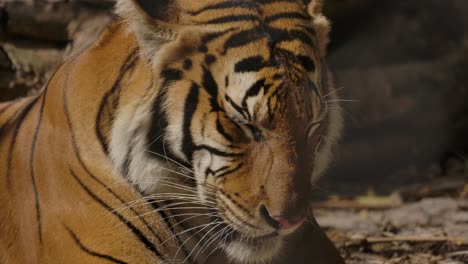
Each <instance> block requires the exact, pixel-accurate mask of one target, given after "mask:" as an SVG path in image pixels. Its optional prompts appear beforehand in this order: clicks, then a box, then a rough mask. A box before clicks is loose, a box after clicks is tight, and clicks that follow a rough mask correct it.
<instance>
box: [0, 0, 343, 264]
mask: <svg viewBox="0 0 468 264" xmlns="http://www.w3.org/2000/svg"><path fill="white" fill-rule="evenodd" d="M320 6H321V3H319V2H316V1H312V2H311V3H309V1H305V2H304V1H300V0H297V1H296V0H290V1H273V0H262V1H240V2H239V1H221V0H211V1H196V2H195V1H187V0H185V1H183V0H181V1H149V0H148V1H123V0H122V1H118V3H117V13H118V14H119V15H120V16H121V18H119V19H117V21H116V22H115V23H114V24H113V25H112V26H111V27H110V28H109V29H108V30H107V31H106V32H105V33H103V34H102V36H101V37H100V38H99V40H98V41H97V42H96V43H94V44H93V45H92V46H91V47H89V48H88V49H85V50H83V51H82V52H80V53H78V54H77V55H74V56H73V57H71V58H69V59H68V60H67V61H66V62H65V63H64V64H63V65H62V66H61V67H60V68H59V69H58V70H57V72H56V73H55V74H54V75H53V77H52V78H51V80H50V81H49V83H48V84H47V86H46V87H45V88H44V89H43V91H42V92H41V93H39V94H38V95H36V96H32V97H28V98H23V99H20V100H18V101H15V102H9V103H3V104H0V153H1V155H0V157H1V158H0V201H2V202H1V203H0V252H1V253H0V263H75V262H76V263H101V262H102V263H108V262H111V263H172V262H177V263H178V262H180V263H227V262H228V261H229V260H233V261H235V262H240V263H263V262H269V261H272V260H273V259H275V258H276V260H275V261H279V262H281V263H292V262H291V261H294V262H293V263H309V262H310V263H317V262H316V261H317V260H319V259H322V260H319V262H318V263H320V261H322V263H341V259H340V257H339V254H338V253H337V252H336V251H335V249H334V247H333V246H332V245H331V243H330V242H329V241H328V240H327V239H326V238H325V237H324V236H323V234H322V233H321V232H319V231H318V230H317V227H316V226H315V225H314V224H311V223H310V221H307V218H310V217H311V216H310V209H309V206H308V197H309V196H310V193H311V192H312V189H311V181H312V182H313V181H315V180H316V179H317V178H318V177H319V176H320V175H321V174H322V172H323V171H324V170H325V169H326V167H327V164H328V161H329V159H330V153H331V150H332V147H333V145H334V144H335V142H336V140H337V138H338V134H339V133H340V131H341V123H342V120H341V115H340V113H339V112H338V110H334V109H337V108H336V107H334V108H331V107H330V108H327V107H326V103H325V102H324V100H323V97H324V96H325V95H327V96H329V98H335V95H334V94H333V87H332V86H331V85H330V80H329V78H328V76H327V71H326V69H325V68H324V67H325V66H323V56H324V55H325V54H324V53H325V48H324V46H325V45H326V42H327V40H326V35H327V30H328V24H327V23H326V20H325V19H324V18H323V17H322V16H321V15H320ZM290 241H296V242H295V243H296V244H303V245H311V246H312V245H313V246H314V248H315V250H316V252H322V253H323V254H322V256H317V257H315V258H314V259H312V258H311V256H310V254H311V252H310V249H309V248H307V247H295V246H292V245H294V243H292V242H290ZM324 252H326V254H325V253H324ZM319 255H320V254H319ZM293 259H296V260H293Z"/></svg>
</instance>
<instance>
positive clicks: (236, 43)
mask: <svg viewBox="0 0 468 264" xmlns="http://www.w3.org/2000/svg"><path fill="white" fill-rule="evenodd" d="M262 37H263V36H262V35H260V34H259V31H258V29H257V28H255V29H250V30H243V31H241V32H238V33H235V34H233V35H231V36H230V37H229V38H228V39H227V40H226V42H225V43H224V50H223V54H226V53H227V51H228V50H229V49H232V48H237V47H241V46H245V45H247V44H250V43H253V42H255V41H257V40H259V39H261V38H262Z"/></svg>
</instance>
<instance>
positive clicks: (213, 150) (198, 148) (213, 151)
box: [195, 145, 243, 157]
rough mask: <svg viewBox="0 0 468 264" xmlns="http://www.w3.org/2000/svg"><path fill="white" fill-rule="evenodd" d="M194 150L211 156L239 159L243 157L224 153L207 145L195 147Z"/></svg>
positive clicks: (237, 154)
mask: <svg viewBox="0 0 468 264" xmlns="http://www.w3.org/2000/svg"><path fill="white" fill-rule="evenodd" d="M195 150H206V151H208V152H210V153H211V154H214V155H217V156H221V157H240V156H242V155H243V154H241V153H232V152H231V153H230V152H224V151H221V150H219V149H216V148H213V147H210V146H207V145H199V146H195Z"/></svg>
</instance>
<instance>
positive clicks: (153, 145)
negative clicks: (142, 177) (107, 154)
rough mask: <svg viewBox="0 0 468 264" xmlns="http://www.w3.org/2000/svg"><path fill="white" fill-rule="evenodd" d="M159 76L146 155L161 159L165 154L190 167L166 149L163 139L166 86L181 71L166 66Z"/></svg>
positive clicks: (165, 117)
mask: <svg viewBox="0 0 468 264" xmlns="http://www.w3.org/2000/svg"><path fill="white" fill-rule="evenodd" d="M161 76H162V78H164V82H163V84H162V86H161V89H160V92H159V94H158V96H157V97H156V98H155V99H154V103H153V114H152V119H151V120H152V122H151V127H150V129H149V132H148V134H147V138H148V144H149V146H148V150H149V152H148V155H149V156H150V157H152V158H154V159H158V160H161V159H162V157H161V156H160V155H163V156H164V155H165V156H166V157H168V158H169V159H171V160H174V161H176V162H177V163H179V164H182V165H183V166H185V167H190V166H191V165H190V164H189V163H188V162H187V161H184V160H182V159H181V158H179V157H177V156H176V155H175V154H174V153H173V152H172V151H171V149H166V148H165V146H164V139H165V134H166V129H167V126H168V121H167V116H166V113H165V111H164V108H163V105H164V101H165V100H166V95H167V88H168V86H169V84H170V83H171V82H174V81H178V80H180V79H182V77H183V72H182V71H180V70H177V69H172V68H167V69H164V70H162V71H161ZM155 153H156V154H155ZM158 154H159V155H158Z"/></svg>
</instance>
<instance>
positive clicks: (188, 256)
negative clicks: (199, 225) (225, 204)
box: [173, 222, 222, 263]
mask: <svg viewBox="0 0 468 264" xmlns="http://www.w3.org/2000/svg"><path fill="white" fill-rule="evenodd" d="M221 224H222V222H221V223H219V224H217V225H215V226H214V227H212V228H211V229H210V230H208V232H206V234H205V235H204V236H203V237H202V238H201V239H200V241H198V243H197V244H196V245H195V246H194V247H193V249H192V251H190V253H189V254H188V255H187V257H186V258H185V259H184V260H183V261H182V263H185V262H186V261H187V260H188V259H189V258H190V256H191V255H192V253H193V252H194V251H195V249H196V248H197V247H198V245H199V244H200V243H201V242H202V241H203V239H205V237H206V236H207V235H208V234H209V233H210V232H211V231H212V230H213V229H215V228H217V227H218V226H220V225H221ZM202 230H203V229H202ZM192 236H193V235H192ZM190 238H192V237H189V238H188V239H187V240H186V241H184V243H183V244H182V245H181V246H180V247H179V250H180V249H181V248H182V246H183V245H184V244H185V243H186V242H187V241H188V240H189V239H190ZM177 252H178V251H177ZM176 256H177V253H176ZM173 263H174V262H173Z"/></svg>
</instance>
